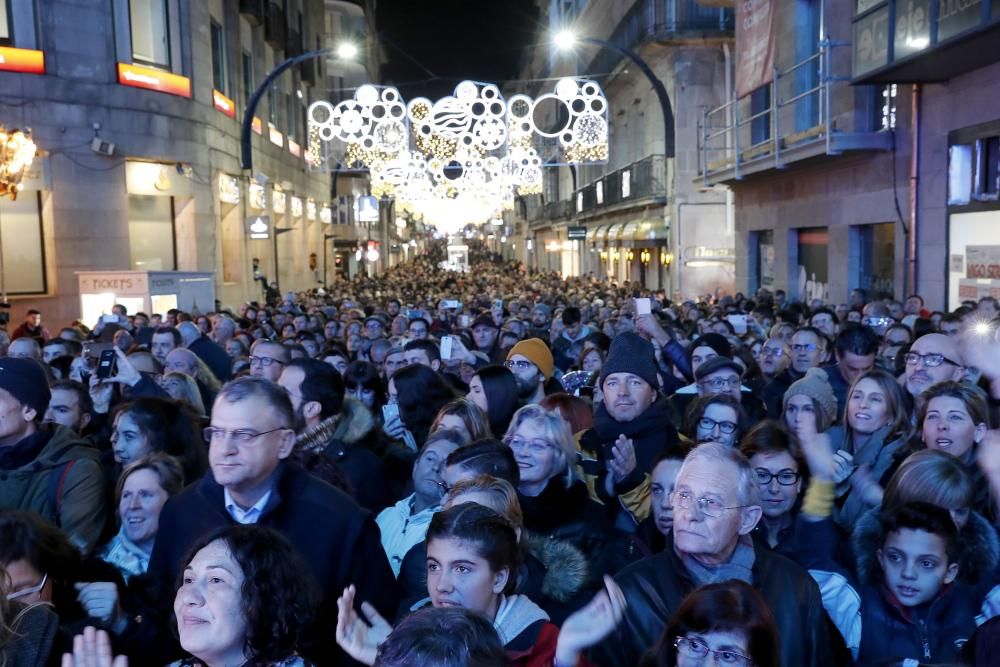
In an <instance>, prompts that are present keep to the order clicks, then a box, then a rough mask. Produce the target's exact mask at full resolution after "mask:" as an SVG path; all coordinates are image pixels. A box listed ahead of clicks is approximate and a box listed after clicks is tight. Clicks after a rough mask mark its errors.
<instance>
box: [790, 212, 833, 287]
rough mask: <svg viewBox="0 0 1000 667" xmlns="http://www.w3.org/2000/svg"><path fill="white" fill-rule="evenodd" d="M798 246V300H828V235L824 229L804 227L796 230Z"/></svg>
mask: <svg viewBox="0 0 1000 667" xmlns="http://www.w3.org/2000/svg"><path fill="white" fill-rule="evenodd" d="M797 231H798V236H799V239H798V241H799V244H798V263H799V271H798V273H799V275H798V290H799V294H798V297H799V298H798V300H799V301H801V302H802V303H809V302H810V301H812V300H813V299H820V300H821V301H829V300H830V282H829V280H830V279H829V275H830V263H829V258H828V257H827V248H828V247H829V245H830V235H829V231H828V230H827V228H826V227H805V228H802V229H799V230H797Z"/></svg>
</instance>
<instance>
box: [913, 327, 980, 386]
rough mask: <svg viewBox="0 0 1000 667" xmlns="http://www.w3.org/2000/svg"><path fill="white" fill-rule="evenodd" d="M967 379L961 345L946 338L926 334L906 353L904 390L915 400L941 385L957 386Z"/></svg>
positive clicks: (954, 340) (952, 339)
mask: <svg viewBox="0 0 1000 667" xmlns="http://www.w3.org/2000/svg"><path fill="white" fill-rule="evenodd" d="M964 375H965V367H964V365H963V363H962V354H961V350H960V349H959V346H958V341H957V340H956V339H955V338H953V337H950V336H945V335H943V334H936V333H933V334H927V335H925V336H921V337H920V338H918V339H917V340H916V342H914V343H913V346H912V347H911V348H910V351H909V352H907V353H906V371H905V372H904V373H903V386H904V387H906V391H908V392H909V393H910V396H912V397H913V398H914V399H916V398H917V397H919V396H920V394H922V393H923V392H924V391H926V390H927V389H928V388H929V387H931V386H933V385H935V384H937V383H938V382H945V381H947V380H953V381H955V382H958V381H959V380H961V379H962V377H963V376H964Z"/></svg>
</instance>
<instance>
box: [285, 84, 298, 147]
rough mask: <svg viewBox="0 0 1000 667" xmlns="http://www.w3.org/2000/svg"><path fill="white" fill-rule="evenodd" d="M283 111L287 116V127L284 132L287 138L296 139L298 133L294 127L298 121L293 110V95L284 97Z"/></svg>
mask: <svg viewBox="0 0 1000 667" xmlns="http://www.w3.org/2000/svg"><path fill="white" fill-rule="evenodd" d="M285 110H286V113H287V114H288V115H287V116H286V118H287V121H288V127H287V128H286V131H287V133H288V138H289V139H298V136H299V133H298V131H297V129H296V127H295V126H296V125H297V124H298V123H297V122H296V120H297V119H298V117H299V115H298V113H297V112H296V110H295V95H292V94H291V93H288V94H286V95H285Z"/></svg>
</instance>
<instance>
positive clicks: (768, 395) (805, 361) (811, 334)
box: [761, 327, 826, 419]
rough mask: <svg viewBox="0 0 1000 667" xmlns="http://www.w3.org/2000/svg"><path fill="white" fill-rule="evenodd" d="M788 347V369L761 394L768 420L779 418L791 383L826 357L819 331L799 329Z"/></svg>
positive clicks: (823, 337)
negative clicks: (789, 359)
mask: <svg viewBox="0 0 1000 667" xmlns="http://www.w3.org/2000/svg"><path fill="white" fill-rule="evenodd" d="M789 347H790V348H791V352H792V357H791V363H790V364H789V366H788V368H786V369H785V370H784V371H782V372H781V373H779V374H778V375H776V376H775V377H774V379H773V380H771V381H770V382H768V383H767V384H766V385H765V386H764V391H763V392H762V393H761V398H762V399H763V400H764V405H766V406H767V416H768V417H769V418H770V419H778V418H779V417H781V403H782V400H783V399H784V397H785V392H786V391H788V388H789V387H791V386H792V383H793V382H795V381H796V380H798V379H799V378H801V377H802V376H803V375H805V374H806V371H807V370H809V369H810V368H817V367H819V365H820V364H821V363H822V361H823V359H824V357H826V336H824V335H823V333H822V332H821V331H820V330H819V329H815V328H813V327H801V328H800V329H798V330H797V331H796V332H795V333H794V334H792V340H791V342H790V343H789Z"/></svg>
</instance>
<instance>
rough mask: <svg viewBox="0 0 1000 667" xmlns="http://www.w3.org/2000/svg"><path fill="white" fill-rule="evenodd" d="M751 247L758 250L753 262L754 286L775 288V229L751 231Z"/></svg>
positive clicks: (757, 287)
mask: <svg viewBox="0 0 1000 667" xmlns="http://www.w3.org/2000/svg"><path fill="white" fill-rule="evenodd" d="M750 239H751V244H750V248H751V249H753V250H755V251H756V257H755V258H754V263H753V273H754V287H755V288H756V289H760V288H762V287H763V288H765V289H769V290H773V289H774V257H775V255H774V231H773V230H770V229H765V230H762V231H759V232H750Z"/></svg>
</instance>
